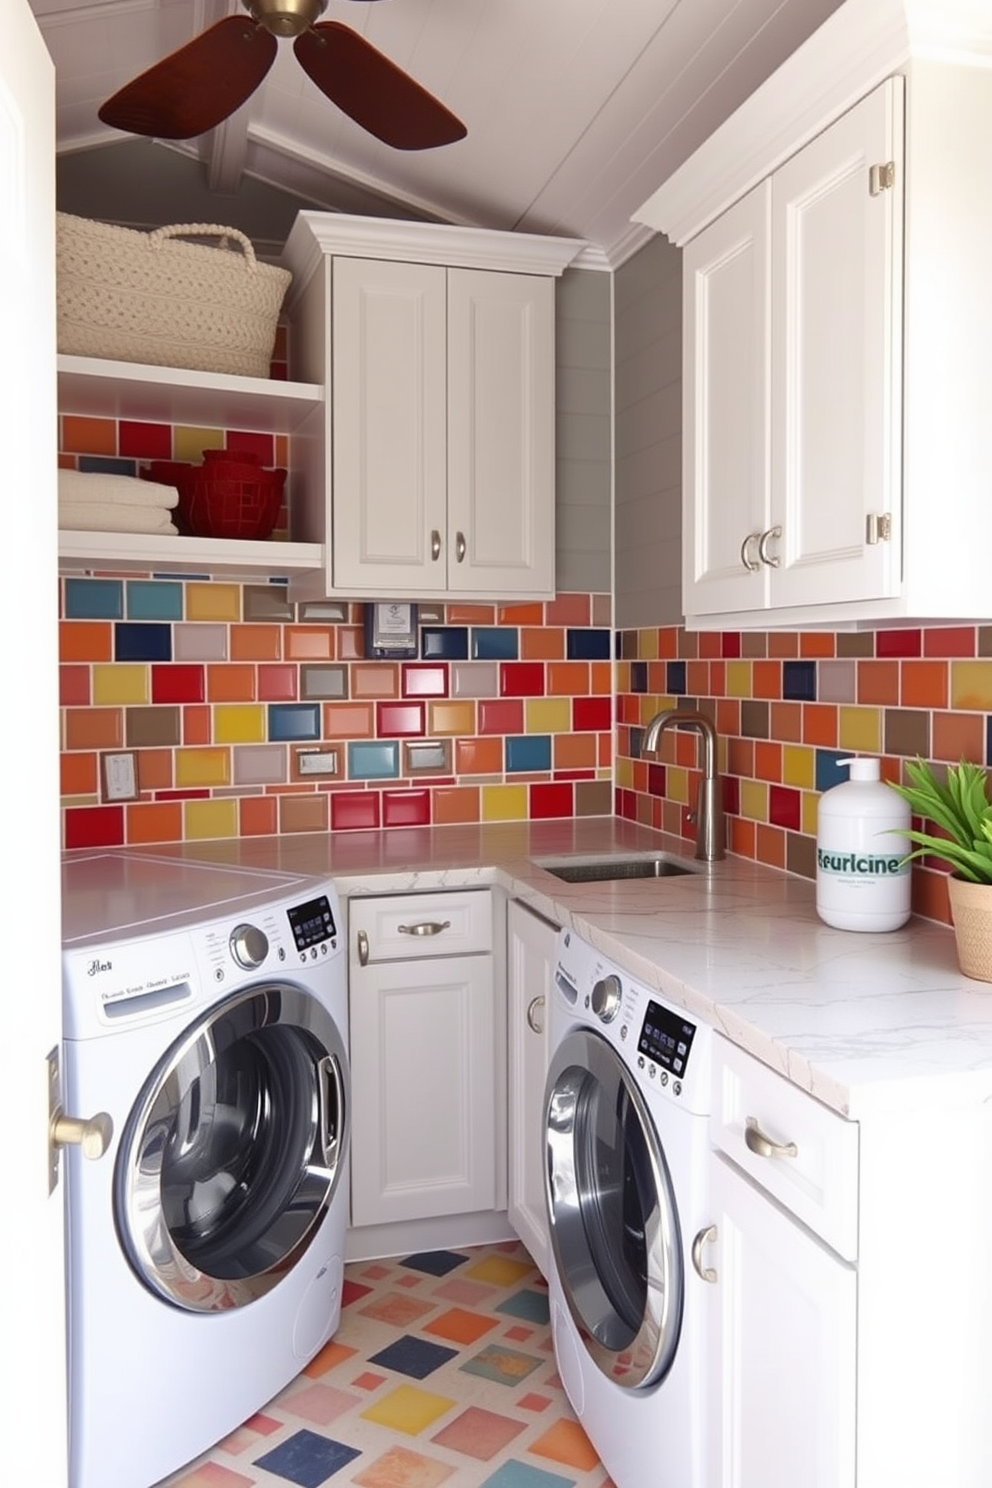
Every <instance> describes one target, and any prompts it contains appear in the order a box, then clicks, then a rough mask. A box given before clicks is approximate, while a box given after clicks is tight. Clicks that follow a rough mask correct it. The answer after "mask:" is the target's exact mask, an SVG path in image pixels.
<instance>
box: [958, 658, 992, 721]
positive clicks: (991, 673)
mask: <svg viewBox="0 0 992 1488" xmlns="http://www.w3.org/2000/svg"><path fill="white" fill-rule="evenodd" d="M951 707H952V708H955V709H962V708H968V709H972V708H975V709H978V710H980V711H981V712H983V713H989V712H992V661H952V662H951Z"/></svg>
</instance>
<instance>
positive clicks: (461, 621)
mask: <svg viewBox="0 0 992 1488" xmlns="http://www.w3.org/2000/svg"><path fill="white" fill-rule="evenodd" d="M444 614H445V621H446V623H447V624H448V625H492V624H493V623H494V620H495V616H496V607H495V605H491V604H449V605H448V607H447V609H446V610H445V612H444Z"/></svg>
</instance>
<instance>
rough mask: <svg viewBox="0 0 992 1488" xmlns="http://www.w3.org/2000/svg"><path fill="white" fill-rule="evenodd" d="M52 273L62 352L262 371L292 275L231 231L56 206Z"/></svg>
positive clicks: (247, 373)
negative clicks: (121, 222) (155, 224)
mask: <svg viewBox="0 0 992 1488" xmlns="http://www.w3.org/2000/svg"><path fill="white" fill-rule="evenodd" d="M183 237H211V238H212V237H217V238H220V239H221V245H220V246H210V245H208V244H204V243H185V242H181V241H177V240H178V239H181V238H183ZM231 244H237V245H238V247H237V248H233V247H231V246H230V245H231ZM56 271H57V276H58V277H57V309H58V349H59V351H61V352H70V353H74V354H76V355H79V356H92V357H107V358H110V359H112V360H116V361H121V362H144V363H146V364H149V365H151V366H155V367H189V368H192V369H194V370H196V371H200V372H237V373H241V374H243V375H245V376H248V377H268V375H269V364H270V362H271V360H272V350H273V346H274V344H275V338H276V325H277V322H278V320H279V311H280V309H281V308H282V302H283V297H284V296H285V294H286V291H287V289H288V288H289V285H290V282H291V279H292V275H291V274H290V273H289V271H288V270H287V269H279V268H274V267H273V266H271V265H270V264H261V263H259V262H258V260H257V259H256V257H255V250H254V249H253V248H252V245H251V241H250V240H249V239H248V238H247V237H246V236H245V234H244V233H242V232H239V231H238V230H237V228H233V227H218V226H216V225H214V224H212V223H196V222H194V223H184V224H181V225H177V226H174V227H160V228H158V229H157V230H156V231H155V232H150V233H144V232H134V231H133V230H132V229H131V228H128V227H112V226H110V225H109V224H108V223H105V222H94V221H92V220H91V219H90V218H88V217H72V216H70V215H69V214H68V213H66V212H58V213H56Z"/></svg>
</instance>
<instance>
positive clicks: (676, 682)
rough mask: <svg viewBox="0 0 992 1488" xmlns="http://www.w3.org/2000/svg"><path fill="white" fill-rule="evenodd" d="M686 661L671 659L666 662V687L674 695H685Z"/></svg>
mask: <svg viewBox="0 0 992 1488" xmlns="http://www.w3.org/2000/svg"><path fill="white" fill-rule="evenodd" d="M685 686H686V683H685V662H684V661H669V662H666V664H665V689H666V691H667V692H669V693H671V694H672V696H673V697H684V696H685Z"/></svg>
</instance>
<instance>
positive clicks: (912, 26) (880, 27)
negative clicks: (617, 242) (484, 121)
mask: <svg viewBox="0 0 992 1488" xmlns="http://www.w3.org/2000/svg"><path fill="white" fill-rule="evenodd" d="M914 59H918V60H929V61H937V62H943V63H950V64H953V65H966V66H973V67H975V66H979V67H992V4H990V0H846V3H845V4H843V5H841V6H840V7H839V8H838V9H837V10H836V11H834V13H833V15H831V16H829V17H828V18H827V20H826V21H824V23H823V25H822V26H820V27H819V28H818V29H817V30H816V31H814V33H813V35H812V36H811V37H809V39H808V40H807V41H806V42H804V43H803V45H802V46H801V47H799V48H798V49H797V50H796V51H795V52H794V53H793V54H792V56H791V57H789V58H787V59H786V61H785V62H783V63H782V65H781V66H780V67H779V68H777V69H776V71H775V72H773V73H772V75H771V77H770V78H768V79H767V81H766V82H764V83H762V84H761V86H760V87H759V88H757V89H756V90H755V91H754V93H752V95H751V96H750V98H748V99H746V100H745V102H744V103H743V104H741V106H740V107H739V108H738V109H737V110H736V111H735V112H734V113H733V114H731V116H730V118H729V119H727V120H726V122H725V123H724V124H722V125H721V126H720V128H719V129H717V130H715V131H714V133H713V134H712V135H710V137H709V139H707V140H706V141H705V142H704V143H703V144H702V145H701V146H700V148H699V149H698V150H696V151H695V152H694V153H693V154H692V155H691V156H690V157H689V159H688V160H687V161H686V162H685V163H684V165H682V166H680V167H679V169H678V170H677V171H675V172H674V174H673V175H671V176H670V177H669V178H668V180H667V181H665V182H664V183H663V184H662V185H661V186H660V187H659V188H658V190H657V191H656V192H654V194H653V195H652V196H650V197H649V198H648V200H647V201H646V202H645V203H644V204H643V206H641V207H640V208H639V209H638V211H636V212H635V213H634V215H633V221H635V222H640V223H643V224H645V225H646V226H648V227H650V228H653V229H654V231H655V232H661V233H665V234H666V236H667V237H668V238H669V239H670V240H671V241H672V242H673V243H674V244H675V245H676V246H678V247H682V246H683V245H684V244H685V243H687V242H688V241H689V240H690V239H691V238H694V237H695V236H696V234H697V233H699V232H700V231H701V230H702V229H703V228H704V227H706V226H707V225H708V224H709V223H710V222H712V221H714V219H715V218H717V217H718V216H720V214H721V213H722V212H724V211H725V210H726V209H727V207H729V206H731V205H732V204H733V203H734V202H735V201H738V200H739V199H740V198H741V197H742V196H744V195H745V194H746V193H747V192H748V191H750V190H751V188H752V187H753V186H756V185H758V183H759V182H760V181H763V180H764V179H765V178H766V177H767V176H769V175H770V174H771V173H772V171H774V170H776V169H777V168H778V166H780V165H781V164H782V163H783V161H785V160H787V159H789V157H790V156H792V155H794V154H795V153H796V151H797V150H799V149H801V148H802V146H803V145H805V144H806V143H808V141H809V140H810V139H812V138H813V136H814V135H816V134H819V133H820V132H821V130H823V129H825V128H826V127H827V126H828V125H829V124H831V123H833V121H834V120H835V119H836V118H838V117H839V116H840V115H841V114H842V113H844V112H845V111H846V110H847V109H849V108H851V107H853V105H854V104H855V103H857V102H858V101H859V99H861V98H863V97H864V96H865V95H866V94H867V93H869V92H870V91H871V90H872V89H873V88H874V87H876V86H877V85H878V84H879V83H881V82H883V81H884V80H885V79H886V78H887V77H891V76H892V75H893V74H894V73H896V72H899V71H904V70H906V69H907V68H908V65H909V63H910V62H911V61H912V60H914Z"/></svg>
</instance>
